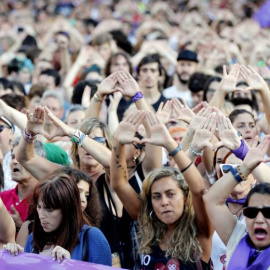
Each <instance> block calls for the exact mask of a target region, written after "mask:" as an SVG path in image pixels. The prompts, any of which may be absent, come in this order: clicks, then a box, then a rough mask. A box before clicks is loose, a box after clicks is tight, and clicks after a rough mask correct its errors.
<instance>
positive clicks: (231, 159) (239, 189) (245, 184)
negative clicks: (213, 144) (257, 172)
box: [216, 147, 255, 198]
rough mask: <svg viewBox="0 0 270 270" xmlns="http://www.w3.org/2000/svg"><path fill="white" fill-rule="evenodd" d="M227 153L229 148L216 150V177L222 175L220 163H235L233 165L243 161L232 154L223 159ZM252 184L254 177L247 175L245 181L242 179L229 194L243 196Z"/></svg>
mask: <svg viewBox="0 0 270 270" xmlns="http://www.w3.org/2000/svg"><path fill="white" fill-rule="evenodd" d="M227 153H229V150H228V149H227V148H225V147H223V148H221V149H219V150H218V152H217V157H216V172H217V176H218V178H220V177H222V172H221V169H220V164H222V163H223V162H225V164H235V165H236V164H242V163H243V161H242V160H241V159H239V158H237V157H236V156H235V155H234V154H231V155H229V156H228V158H227V159H226V160H225V161H223V160H224V158H225V156H226V155H227ZM253 184H255V180H254V177H253V176H252V175H249V176H248V179H247V180H246V181H242V182H241V183H239V184H238V185H237V186H236V187H235V188H234V189H233V191H232V192H231V195H233V196H236V197H238V198H243V197H244V196H245V195H247V194H248V192H249V191H250V190H251V188H252V185H253Z"/></svg>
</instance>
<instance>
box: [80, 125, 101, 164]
mask: <svg viewBox="0 0 270 270" xmlns="http://www.w3.org/2000/svg"><path fill="white" fill-rule="evenodd" d="M103 136H104V134H103V131H102V130H101V128H95V129H94V130H93V131H92V132H91V133H90V134H89V137H90V138H92V139H93V138H95V137H103ZM105 146H106V145H105ZM78 155H79V160H80V167H81V168H83V167H96V166H98V165H99V164H100V163H99V162H97V161H96V160H95V159H94V158H93V157H92V156H91V155H90V154H88V153H87V152H86V151H85V150H84V149H83V148H82V147H78Z"/></svg>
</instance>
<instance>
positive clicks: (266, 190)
mask: <svg viewBox="0 0 270 270" xmlns="http://www.w3.org/2000/svg"><path fill="white" fill-rule="evenodd" d="M254 193H258V194H262V195H269V196H270V183H260V184H258V185H256V186H255V187H254V188H252V189H251V191H250V192H249V193H248V195H247V198H246V201H245V203H244V207H247V206H248V204H249V200H250V198H251V196H252V195H253V194H254Z"/></svg>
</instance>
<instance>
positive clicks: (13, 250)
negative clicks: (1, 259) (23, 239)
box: [3, 243, 24, 256]
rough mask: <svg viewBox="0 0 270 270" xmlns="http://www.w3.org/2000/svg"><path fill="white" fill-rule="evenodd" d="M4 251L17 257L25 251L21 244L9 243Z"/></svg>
mask: <svg viewBox="0 0 270 270" xmlns="http://www.w3.org/2000/svg"><path fill="white" fill-rule="evenodd" d="M3 248H4V250H6V251H7V252H8V253H9V254H10V255H13V256H16V255H18V254H19V252H23V251H24V249H23V247H21V246H20V245H19V244H16V243H7V244H6V245H4V246H3Z"/></svg>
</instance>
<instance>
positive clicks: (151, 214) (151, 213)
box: [149, 210, 154, 219]
mask: <svg viewBox="0 0 270 270" xmlns="http://www.w3.org/2000/svg"><path fill="white" fill-rule="evenodd" d="M153 213H154V211H153V210H152V211H151V212H150V214H149V216H150V218H151V219H152V218H153Z"/></svg>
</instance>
